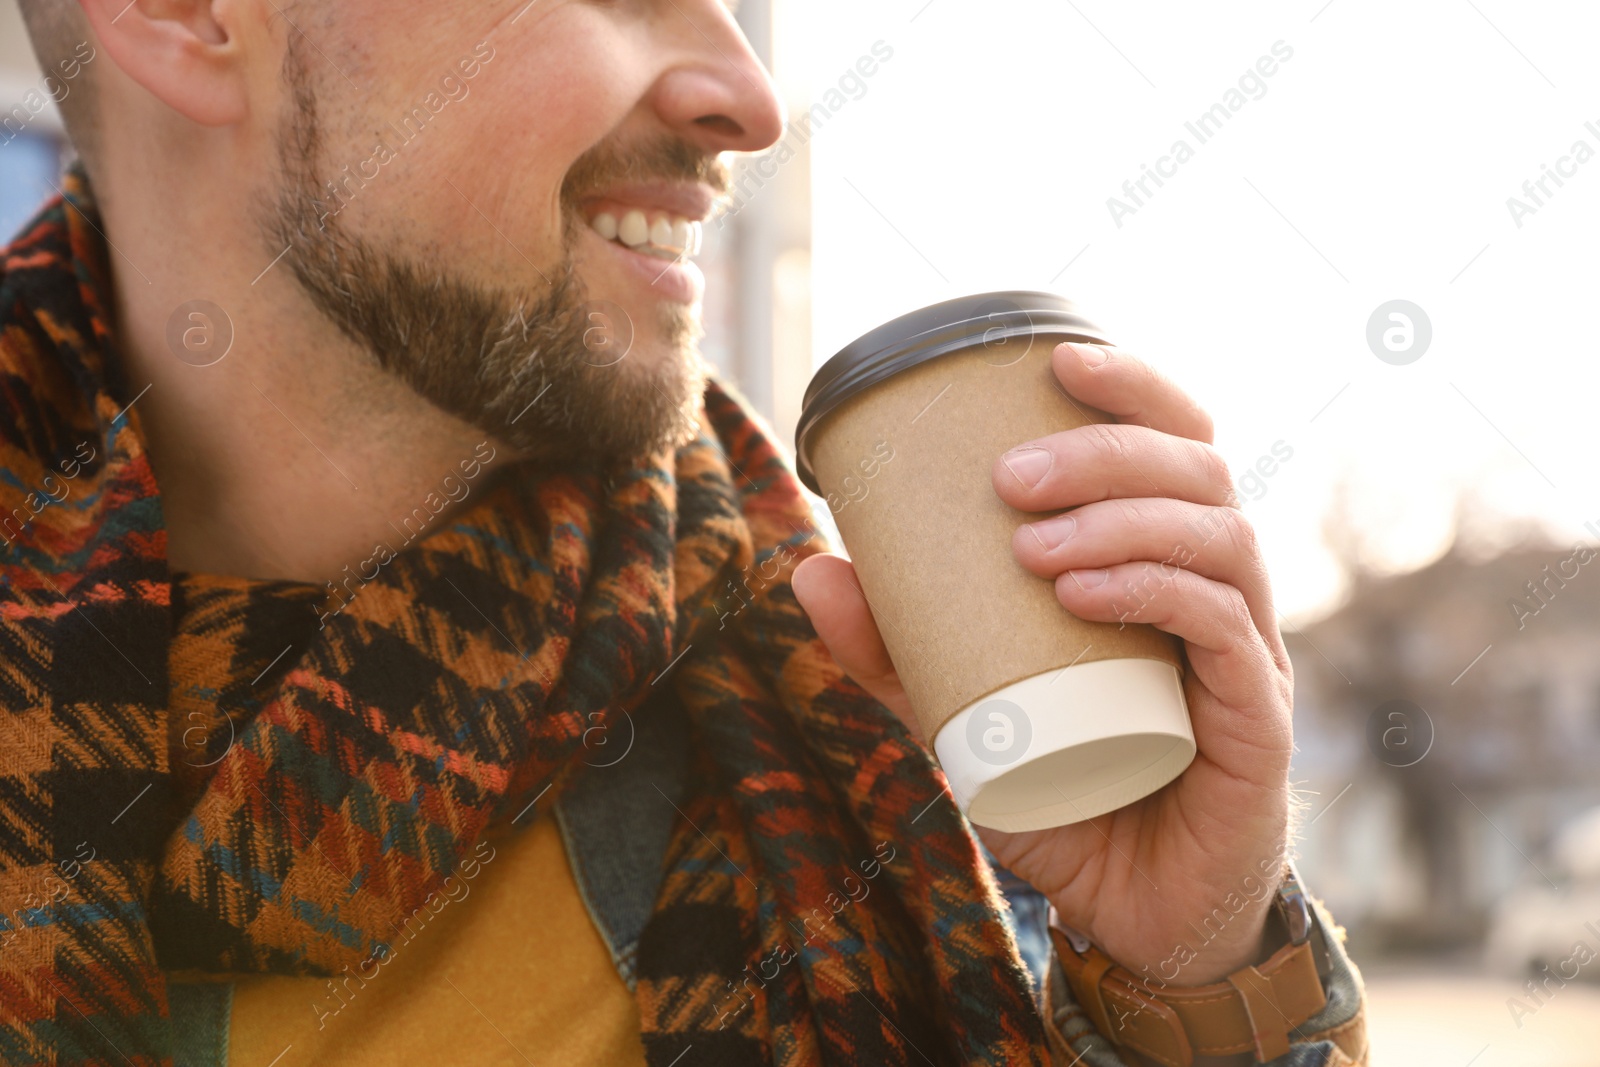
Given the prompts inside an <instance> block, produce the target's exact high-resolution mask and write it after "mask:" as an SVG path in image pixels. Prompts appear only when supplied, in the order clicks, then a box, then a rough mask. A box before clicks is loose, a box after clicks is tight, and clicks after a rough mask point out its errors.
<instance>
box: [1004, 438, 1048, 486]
mask: <svg viewBox="0 0 1600 1067" xmlns="http://www.w3.org/2000/svg"><path fill="white" fill-rule="evenodd" d="M1000 458H1001V459H1002V460H1004V461H1005V465H1006V468H1007V469H1008V470H1010V471H1011V473H1012V474H1013V475H1015V476H1016V479H1017V481H1019V482H1021V483H1022V487H1023V488H1024V489H1032V488H1033V487H1034V486H1036V485H1038V484H1039V483H1040V482H1041V481H1043V480H1044V476H1045V475H1046V474H1048V473H1049V472H1050V453H1049V452H1047V451H1046V450H1045V449H1042V448H1037V447H1034V446H1032V445H1030V446H1028V447H1025V448H1015V449H1012V450H1011V451H1010V452H1007V453H1006V454H1005V455H1003V456H1001V457H1000Z"/></svg>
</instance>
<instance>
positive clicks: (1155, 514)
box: [1011, 497, 1282, 656]
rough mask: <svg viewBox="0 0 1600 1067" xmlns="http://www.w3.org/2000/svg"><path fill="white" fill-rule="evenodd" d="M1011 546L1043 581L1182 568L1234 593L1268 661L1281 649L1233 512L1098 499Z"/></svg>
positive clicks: (1249, 536) (1247, 538)
mask: <svg viewBox="0 0 1600 1067" xmlns="http://www.w3.org/2000/svg"><path fill="white" fill-rule="evenodd" d="M1011 548H1012V551H1013V552H1014V553H1015V555H1016V557H1017V561H1018V562H1019V563H1021V564H1022V565H1023V566H1024V567H1026V568H1027V569H1028V570H1030V571H1032V572H1033V573H1034V574H1037V575H1038V576H1039V577H1041V578H1051V579H1054V578H1055V577H1057V576H1058V575H1060V574H1063V573H1064V572H1066V571H1069V570H1075V569H1084V568H1095V567H1112V566H1115V565H1117V564H1119V563H1135V562H1139V561H1142V560H1149V561H1153V562H1155V564H1156V566H1157V567H1158V568H1159V569H1160V571H1161V572H1162V573H1167V572H1170V570H1171V569H1172V568H1173V567H1183V568H1185V569H1187V570H1190V571H1193V572H1194V573H1195V574H1198V575H1200V576H1201V577H1202V578H1210V579H1211V580H1212V581H1216V582H1222V583H1224V584H1226V585H1231V586H1233V587H1234V588H1236V589H1238V590H1239V591H1240V593H1242V594H1243V596H1244V600H1245V604H1246V606H1248V607H1249V609H1250V617H1251V618H1252V619H1253V620H1255V625H1256V631H1257V632H1258V633H1260V634H1261V637H1262V639H1263V640H1264V641H1265V642H1266V645H1267V647H1268V648H1269V649H1272V650H1273V652H1274V656H1276V654H1277V646H1278V645H1280V644H1281V643H1282V637H1281V636H1280V634H1279V632H1278V624H1277V611H1276V609H1275V608H1274V607H1273V603H1272V591H1271V585H1270V583H1269V582H1268V580H1267V570H1266V564H1265V563H1264V562H1263V560H1262V558H1261V545H1260V542H1259V541H1258V540H1257V538H1256V531H1255V527H1254V526H1252V525H1251V524H1250V520H1249V519H1247V518H1246V517H1245V515H1244V512H1242V511H1240V510H1239V509H1238V508H1227V507H1208V506H1206V505H1202V504H1194V503H1191V502H1189V501H1186V500H1172V499H1169V498H1150V497H1134V498H1129V499H1119V500H1101V501H1096V502H1095V503H1092V504H1085V505H1083V506H1082V507H1079V508H1074V509H1073V510H1072V511H1070V512H1066V513H1064V514H1060V515H1052V516H1050V517H1049V518H1044V519H1039V520H1037V521H1036V522H1031V523H1023V524H1022V525H1020V526H1018V527H1017V529H1016V532H1015V533H1014V534H1013V535H1012V538H1011Z"/></svg>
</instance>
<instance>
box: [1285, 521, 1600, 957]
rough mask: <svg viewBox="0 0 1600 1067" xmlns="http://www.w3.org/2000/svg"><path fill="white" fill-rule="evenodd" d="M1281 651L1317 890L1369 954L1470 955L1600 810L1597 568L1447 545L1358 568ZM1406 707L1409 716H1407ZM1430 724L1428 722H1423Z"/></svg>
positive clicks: (1543, 550) (1595, 560)
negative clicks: (1503, 905)
mask: <svg viewBox="0 0 1600 1067" xmlns="http://www.w3.org/2000/svg"><path fill="white" fill-rule="evenodd" d="M1286 643H1287V645H1288V647H1289V649H1290V654H1291V657H1292V659H1293V662H1294V668H1295V704H1296V712H1295V733H1296V745H1297V748H1298V752H1297V754H1296V757H1295V774H1294V776H1295V779H1296V781H1297V784H1300V785H1301V786H1304V787H1309V788H1311V789H1314V790H1315V792H1316V794H1317V795H1316V796H1313V797H1311V798H1310V800H1311V806H1310V811H1309V813H1308V820H1315V821H1314V822H1312V823H1311V824H1310V825H1309V826H1308V828H1307V830H1306V832H1305V834H1304V842H1303V846H1302V855H1303V857H1304V859H1303V864H1302V865H1303V867H1304V868H1305V870H1306V876H1307V878H1308V880H1310V881H1311V882H1312V884H1314V885H1315V886H1316V887H1317V891H1318V892H1319V893H1321V894H1323V895H1324V896H1325V897H1326V899H1327V900H1328V902H1329V904H1330V906H1331V907H1332V908H1333V910H1334V913H1335V914H1337V915H1338V916H1339V917H1340V919H1341V921H1342V922H1344V923H1345V924H1346V925H1347V926H1349V927H1350V929H1351V931H1352V934H1353V935H1359V936H1361V937H1362V938H1363V940H1364V941H1365V942H1366V944H1367V945H1368V946H1371V947H1374V948H1376V947H1381V946H1383V945H1388V946H1390V947H1394V948H1408V947H1417V948H1420V947H1425V946H1436V947H1437V946H1445V945H1451V944H1457V945H1459V944H1465V943H1470V942H1473V941H1475V940H1476V939H1477V938H1478V937H1479V936H1480V935H1481V933H1482V930H1483V926H1484V923H1485V922H1486V920H1487V918H1488V915H1489V912H1490V910H1491V908H1492V906H1493V904H1494V902H1495V901H1496V900H1497V899H1499V898H1501V897H1502V896H1504V895H1505V894H1506V893H1507V892H1509V891H1510V890H1511V888H1512V887H1513V886H1515V885H1516V884H1518V883H1519V882H1522V881H1539V882H1542V881H1543V880H1545V878H1546V873H1545V871H1544V868H1543V866H1541V865H1546V866H1547V865H1548V864H1549V862H1550V861H1549V859H1548V858H1547V855H1548V853H1547V849H1548V846H1549V844H1550V841H1551V838H1552V836H1553V835H1554V833H1555V831H1556V830H1557V829H1558V828H1559V827H1560V825H1561V824H1562V823H1564V822H1566V821H1567V820H1568V819H1570V818H1572V817H1573V816H1576V815H1578V814H1579V813H1581V812H1583V811H1584V810H1586V809H1588V808H1590V807H1592V806H1594V805H1596V804H1600V774H1596V771H1595V768H1596V766H1597V765H1600V553H1596V552H1595V551H1593V550H1591V549H1589V548H1587V547H1582V548H1581V549H1580V548H1577V547H1576V546H1574V545H1571V544H1566V545H1561V544H1545V543H1538V544H1534V545H1529V546H1525V547H1521V548H1517V549H1513V550H1509V551H1505V552H1502V553H1500V554H1497V555H1495V556H1493V557H1492V558H1477V557H1476V556H1473V555H1470V554H1468V553H1467V552H1465V551H1463V550H1462V549H1460V548H1459V547H1456V548H1452V549H1451V551H1449V552H1448V553H1447V554H1446V555H1444V556H1443V557H1442V558H1440V559H1438V560H1436V561H1435V562H1434V563H1433V564H1431V565H1430V566H1427V567H1425V568H1423V569H1421V570H1418V571H1414V572H1412V573H1408V574H1401V575H1392V576H1376V575H1373V574H1370V573H1366V572H1361V571H1357V573H1356V576H1355V578H1354V581H1353V584H1352V588H1351V590H1350V594H1349V596H1348V597H1347V598H1346V600H1345V602H1344V604H1343V606H1341V607H1339V608H1338V609H1337V610H1335V611H1333V612H1332V613H1331V614H1329V615H1327V616H1326V617H1324V618H1322V619H1321V620H1319V621H1317V622H1315V623H1313V624H1310V625H1307V626H1305V627H1304V628H1303V629H1302V630H1301V631H1300V632H1299V633H1297V634H1287V635H1286ZM1396 702H1404V703H1396ZM1418 709H1420V711H1419V710H1418Z"/></svg>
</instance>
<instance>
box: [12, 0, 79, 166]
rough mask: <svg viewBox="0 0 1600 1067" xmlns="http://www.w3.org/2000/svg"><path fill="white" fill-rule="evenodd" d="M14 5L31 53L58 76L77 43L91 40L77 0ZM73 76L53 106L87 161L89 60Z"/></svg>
mask: <svg viewBox="0 0 1600 1067" xmlns="http://www.w3.org/2000/svg"><path fill="white" fill-rule="evenodd" d="M18 6H19V7H20V8H21V9H22V19H23V21H24V22H25V23H26V24H27V26H28V37H29V39H30V40H31V41H32V42H33V54H34V56H35V57H36V58H37V59H38V60H39V66H40V67H42V68H43V69H44V71H45V73H47V74H52V75H56V76H59V73H60V71H61V69H62V68H61V63H62V62H63V61H65V60H70V59H74V58H76V57H77V54H78V49H79V47H80V46H81V45H82V44H83V43H84V42H85V41H93V40H94V33H93V31H92V30H90V28H89V20H88V19H87V18H86V17H85V16H84V14H83V8H82V7H80V6H79V5H78V0H19V3H18ZM74 80H75V82H76V84H74V85H73V87H72V91H71V92H70V93H68V94H67V95H66V98H65V99H63V100H61V101H59V102H58V104H57V106H58V107H59V108H60V109H61V121H62V122H63V123H65V124H66V127H67V137H68V138H69V139H70V140H71V141H72V145H73V147H74V148H76V149H77V151H78V155H79V156H80V157H82V158H83V160H84V162H85V163H88V162H89V158H90V156H91V154H92V153H93V151H94V145H95V141H96V130H95V118H94V114H95V108H94V96H95V77H94V71H93V69H92V64H85V65H83V66H82V69H81V70H80V71H79V73H78V76H77V78H76V79H74Z"/></svg>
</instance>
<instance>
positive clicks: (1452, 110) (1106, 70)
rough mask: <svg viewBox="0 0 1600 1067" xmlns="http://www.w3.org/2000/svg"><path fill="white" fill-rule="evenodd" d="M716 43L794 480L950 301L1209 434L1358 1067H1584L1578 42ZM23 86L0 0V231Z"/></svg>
mask: <svg viewBox="0 0 1600 1067" xmlns="http://www.w3.org/2000/svg"><path fill="white" fill-rule="evenodd" d="M63 2H67V0H63ZM739 18H740V21H741V22H743V23H744V25H745V27H746V30H747V33H748V34H749V36H750V38H751V40H752V41H753V43H754V44H755V46H756V48H757V50H758V51H759V52H760V53H761V54H762V55H763V56H764V57H765V58H766V59H767V60H768V62H769V65H770V66H771V68H772V69H773V71H774V74H775V76H776V78H777V80H778V83H779V85H780V88H781V89H782V91H783V93H784V96H785V98H786V100H787V102H788V107H789V111H790V127H789V131H788V134H787V136H786V137H785V138H784V140H783V141H782V142H781V143H780V144H779V145H777V146H775V147H774V148H773V149H772V150H770V151H769V152H767V153H765V154H764V155H763V156H762V157H760V158H757V159H752V160H745V161H743V162H742V163H741V165H740V171H739V173H740V179H739V182H738V183H737V191H736V194H735V197H734V201H733V203H732V204H731V205H730V208H729V210H728V211H727V212H726V213H725V214H724V215H723V216H722V217H721V218H720V219H719V220H718V221H717V222H715V223H713V224H712V225H711V226H710V227H709V234H708V236H709V246H710V251H709V252H708V253H707V255H706V256H704V257H703V262H704V265H705V269H706V272H707V275H708V277H709V295H708V298H707V307H706V312H707V319H708V331H709V333H708V337H707V340H706V346H705V351H706V354H707V356H708V357H709V358H710V359H711V360H712V361H713V362H714V363H715V364H716V365H717V366H718V367H719V368H720V369H721V370H722V372H723V373H724V374H726V375H727V376H728V377H729V378H731V379H732V380H733V381H734V382H735V383H736V384H737V385H738V386H739V388H740V389H741V390H742V391H743V392H744V394H745V395H746V396H747V397H748V398H749V399H750V400H751V401H752V402H753V403H754V404H755V405H756V406H757V407H758V408H759V409H760V411H761V412H762V413H763V414H764V415H765V416H766V418H767V419H768V420H769V421H770V422H771V424H772V426H773V428H774V430H775V432H776V434H777V436H778V438H779V439H780V440H781V441H783V443H784V444H785V446H786V447H789V448H790V449H791V450H792V445H793V432H794V425H795V422H796V420H797V418H798V415H799V411H800V404H801V399H802V396H803V393H804V390H805V386H806V383H807V382H808V381H809V379H810V376H811V374H812V372H813V371H814V370H815V368H816V367H818V366H819V365H820V364H821V363H822V362H823V361H825V360H826V359H827V357H828V356H829V355H831V354H832V353H833V352H834V351H836V350H837V349H838V348H840V347H842V346H843V345H844V344H846V343H847V342H849V341H850V340H851V339H852V338H854V337H855V336H856V335H857V334H859V333H861V332H863V331H864V330H866V329H868V328H870V327H872V326H874V325H877V324H878V323H880V322H882V321H884V320H886V319H888V318H891V317H893V316H895V315H898V314H900V313H902V312H905V311H908V310H911V309H913V308H915V307H919V306H921V305H923V304H927V303H930V302H933V301H936V300H941V299H945V298H948V297H952V296H957V295H962V294H966V293H972V292H979V291H983V290H989V289H1000V288H1022V289H1046V290H1051V291H1055V292H1059V293H1061V294H1063V295H1066V296H1068V297H1070V298H1072V299H1074V300H1076V301H1078V302H1079V303H1080V304H1081V306H1082V307H1083V309H1084V310H1085V312H1086V313H1087V314H1088V315H1089V317H1091V318H1092V319H1094V320H1096V321H1098V322H1099V323H1100V324H1101V325H1103V326H1104V327H1105V328H1106V329H1107V330H1108V331H1109V332H1110V335H1111V336H1112V337H1113V338H1115V339H1116V340H1117V342H1118V343H1119V344H1120V345H1121V346H1123V347H1125V348H1128V349H1130V350H1132V351H1134V352H1137V353H1139V354H1141V355H1143V356H1144V357H1145V358H1147V359H1148V360H1150V361H1151V362H1153V363H1155V364H1156V365H1157V366H1159V367H1160V368H1161V369H1162V370H1163V371H1164V372H1166V373H1167V374H1168V375H1169V376H1171V377H1173V378H1174V379H1176V380H1177V381H1178V382H1179V383H1180V384H1182V385H1183V386H1184V387H1185V388H1186V389H1187V390H1188V391H1189V392H1190V393H1191V394H1192V395H1194V396H1195V397H1196V398H1197V399H1198V400H1199V401H1200V402H1201V404H1202V405H1203V406H1204V407H1206V409H1207V410H1209V411H1210V412H1211V414H1212V415H1213V416H1214V418H1215V420H1216V425H1217V446H1218V448H1219V449H1220V450H1221V451H1222V453H1223V454H1224V455H1225V456H1226V457H1227V459H1228V460H1229V463H1230V465H1231V466H1232V468H1233V470H1234V472H1235V474H1236V476H1237V478H1238V482H1239V492H1240V496H1241V498H1242V499H1243V500H1244V507H1245V510H1246V513H1247V514H1248V516H1249V517H1250V519H1251V520H1252V522H1253V524H1254V525H1255V527H1256V529H1257V530H1258V532H1259V534H1260V537H1261V541H1262V543H1263V546H1264V551H1265V554H1266V558H1267V563H1268V565H1269V567H1270V569H1271V573H1272V577H1273V584H1274V589H1275V592H1276V596H1277V607H1278V610H1279V611H1280V613H1281V620H1280V621H1281V623H1282V626H1283V629H1284V632H1285V634H1286V635H1287V641H1288V643H1289V647H1290V649H1291V652H1292V654H1293V658H1294V664H1295V670H1296V690H1297V697H1296V702H1297V710H1296V735H1297V741H1298V747H1299V752H1298V754H1297V757H1296V760H1295V770H1294V777H1295V782H1296V785H1297V787H1298V788H1299V789H1300V791H1301V792H1302V795H1303V797H1304V799H1305V801H1306V805H1307V807H1306V813H1305V816H1304V820H1303V827H1302V839H1301V844H1300V854H1301V857H1302V861H1301V866H1302V871H1303V873H1304V875H1305V877H1306V879H1307V881H1308V883H1309V884H1310V886H1311V887H1312V888H1313V889H1314V891H1315V892H1317V893H1318V894H1319V895H1321V896H1322V897H1323V898H1324V899H1325V900H1326V901H1327V903H1328V905H1329V907H1330V908H1331V909H1332V911H1333V913H1334V915H1335V916H1336V917H1338V918H1339V919H1340V921H1342V922H1343V923H1344V924H1345V925H1346V927H1347V928H1348V930H1349V936H1350V946H1351V951H1352V953H1353V955H1354V956H1355V958H1356V960H1357V961H1358V963H1359V964H1360V965H1361V966H1362V968H1363V970H1364V972H1365V974H1366V976H1367V979H1368V986H1369V995H1370V998H1371V1007H1370V1011H1371V1016H1370V1017H1371V1026H1372V1034H1373V1043H1374V1061H1373V1062H1374V1063H1375V1064H1377V1065H1386V1064H1414V1063H1430V1064H1446V1065H1461V1067H1467V1065H1469V1064H1471V1065H1476V1067H1512V1065H1521V1064H1529V1065H1531V1064H1540V1065H1543V1067H1565V1065H1590V1067H1592V1065H1594V1064H1600V1051H1597V1050H1596V1043H1595V1038H1596V1036H1597V1035H1600V1026H1597V1025H1596V1020H1597V1019H1600V814H1597V812H1600V774H1597V773H1596V766H1597V764H1600V556H1597V555H1596V551H1595V547H1594V546H1597V545H1600V486H1597V484H1596V479H1595V478H1594V477H1593V466H1594V460H1593V458H1592V457H1593V443H1594V439H1595V436H1596V419H1595V415H1594V408H1595V405H1596V398H1597V395H1600V394H1597V390H1596V386H1597V384H1600V370H1597V365H1596V358H1595V356H1596V348H1597V345H1596V341H1595V339H1594V336H1593V330H1592V319H1591V318H1590V315H1591V307H1592V306H1593V296H1592V294H1593V293H1594V291H1595V284H1596V281H1597V280H1600V266H1597V259H1596V255H1595V236H1596V235H1597V234H1600V229H1597V223H1600V162H1595V159H1596V157H1597V155H1600V106H1595V105H1594V102H1595V101H1600V68H1597V67H1596V65H1595V64H1594V63H1593V62H1592V61H1591V58H1590V56H1589V54H1588V48H1589V47H1590V46H1591V45H1592V42H1593V41H1594V40H1595V39H1596V30H1597V28H1600V27H1597V25H1596V23H1597V22H1600V14H1597V12H1596V11H1595V9H1594V8H1593V6H1592V5H1580V4H1577V3H1551V4H1541V5H1536V6H1528V5H1516V4H1513V3H1511V2H1510V0H1438V2H1430V0H1419V2H1416V3H1411V4H1406V5H1403V6H1401V5H1393V4H1380V3H1378V2H1376V0H1297V2H1294V3H1282V2H1279V3H1270V4H1269V3H1265V2H1259V3H1233V4H1228V5H1183V4H1178V3H1176V2H1167V3H1153V4H1138V5H1128V4H1116V3H1112V2H1110V0H1067V2H1065V3H1058V2H1053V0H1052V2H1048V3H1047V2H1045V0H989V2H987V3H983V4H977V3H973V2H972V0H879V2H877V3H874V4H871V5H863V4H860V3H854V4H847V3H845V2H843V0H804V2H802V0H743V3H742V5H741V7H740V13H739ZM39 85H40V75H39V72H38V71H37V69H36V68H35V67H34V65H33V59H32V56H31V54H30V52H29V51H28V47H27V43H26V38H25V36H24V34H23V32H22V27H21V23H20V20H19V19H18V17H17V15H16V12H15V11H14V9H13V6H12V0H0V109H4V113H3V114H0V226H3V228H4V230H5V232H6V233H8V234H9V233H10V232H12V231H14V230H15V228H16V227H17V226H18V225H19V224H20V223H21V222H22V221H23V220H24V219H25V218H26V217H27V215H28V214H29V213H30V212H31V211H32V210H33V209H34V207H35V206H36V205H37V204H38V203H39V201H40V200H42V199H43V197H44V196H45V195H46V194H47V186H46V184H45V181H46V179H51V180H53V177H54V175H55V173H56V172H57V170H58V169H59V167H60V164H61V159H62V154H63V153H64V151H65V147H64V145H63V144H62V142H61V139H60V127H59V124H58V123H57V121H56V120H55V118H54V116H53V114H52V112H51V110H50V109H49V108H48V107H45V108H43V109H42V110H38V111H35V110H34V109H33V107H32V105H31V103H30V101H33V100H37V99H38V93H37V90H38V88H39ZM30 94H32V95H30ZM19 109H20V110H19ZM817 510H818V513H819V520H821V521H822V522H823V523H824V524H825V525H827V526H830V528H831V523H829V522H828V516H827V508H826V507H825V506H824V505H822V504H821V502H820V501H818V502H817Z"/></svg>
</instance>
